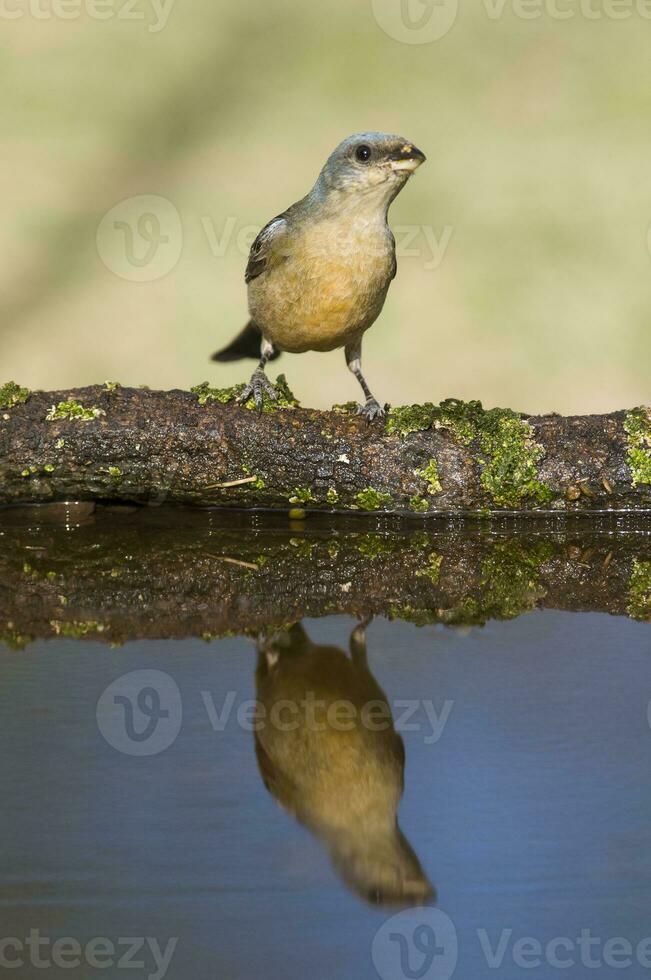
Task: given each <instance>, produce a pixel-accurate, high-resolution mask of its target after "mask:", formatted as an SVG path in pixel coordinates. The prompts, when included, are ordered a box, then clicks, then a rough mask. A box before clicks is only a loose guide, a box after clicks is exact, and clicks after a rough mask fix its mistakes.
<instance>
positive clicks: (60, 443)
mask: <svg viewBox="0 0 651 980" xmlns="http://www.w3.org/2000/svg"><path fill="white" fill-rule="evenodd" d="M65 444H66V441H65V439H57V441H56V442H55V443H54V448H55V449H63V447H64V446H65Z"/></svg>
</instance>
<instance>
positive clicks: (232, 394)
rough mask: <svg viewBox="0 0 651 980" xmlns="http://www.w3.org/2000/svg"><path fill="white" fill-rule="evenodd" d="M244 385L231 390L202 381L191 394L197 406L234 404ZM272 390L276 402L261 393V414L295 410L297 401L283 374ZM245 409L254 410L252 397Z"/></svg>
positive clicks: (277, 379)
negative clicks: (214, 403) (197, 402)
mask: <svg viewBox="0 0 651 980" xmlns="http://www.w3.org/2000/svg"><path fill="white" fill-rule="evenodd" d="M245 387H246V385H244V384H239V385H233V387H232V388H211V387H210V385H209V384H208V382H207V381H204V382H203V383H202V384H200V385H195V386H194V388H191V389H190V390H191V391H192V393H193V394H195V395H198V398H199V404H200V405H207V404H208V403H209V402H219V403H220V404H221V405H227V404H229V403H230V402H236V401H238V399H239V398H240V397H241V395H242V392H243V391H244V389H245ZM274 388H275V390H276V394H277V396H278V397H277V400H276V401H272V399H271V398H269V396H268V395H267V394H266V392H263V395H262V411H263V412H275V411H277V410H278V409H280V408H297V407H298V401H297V399H296V398H295V397H294V394H293V392H292V390H291V389H290V387H289V385H288V384H287V379H286V378H285V375H284V374H279V375H278V377H277V378H276V381H275V383H274ZM244 407H245V408H248V409H251V410H256V406H255V402H254V400H253V396H252V395H251V397H250V398H249V399H248V400H247V402H246V404H245V406H244Z"/></svg>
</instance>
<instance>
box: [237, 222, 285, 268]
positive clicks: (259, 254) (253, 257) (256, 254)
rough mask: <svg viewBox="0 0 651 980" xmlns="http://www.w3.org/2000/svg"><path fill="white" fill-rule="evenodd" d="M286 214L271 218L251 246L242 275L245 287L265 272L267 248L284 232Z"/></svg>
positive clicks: (267, 255)
mask: <svg viewBox="0 0 651 980" xmlns="http://www.w3.org/2000/svg"><path fill="white" fill-rule="evenodd" d="M286 214H287V212H286V211H285V212H284V213H283V214H279V215H278V217H277V218H272V220H271V221H270V222H269V224H267V225H265V226H264V228H263V229H262V231H261V232H260V234H259V235H258V237H257V238H256V240H255V241H254V243H253V245H252V246H251V251H250V252H249V261H248V263H247V266H246V272H245V274H244V281H245V282H246V283H247V285H248V284H249V283H250V282H253V280H254V279H257V278H258V276H261V275H262V273H263V272H264V271H265V270H266V268H267V260H268V257H269V248H270V246H271V245H272V243H273V242H274V241H275V240H276V239H277V237H278V235H279V234H280V233H282V232H284V230H285V229H286V227H287V221H286V220H285V215H286Z"/></svg>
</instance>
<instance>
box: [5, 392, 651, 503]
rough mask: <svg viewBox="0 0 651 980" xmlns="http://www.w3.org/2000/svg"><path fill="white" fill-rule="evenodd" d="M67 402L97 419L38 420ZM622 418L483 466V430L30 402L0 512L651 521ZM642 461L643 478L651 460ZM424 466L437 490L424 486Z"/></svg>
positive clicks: (157, 396)
mask: <svg viewBox="0 0 651 980" xmlns="http://www.w3.org/2000/svg"><path fill="white" fill-rule="evenodd" d="M71 399H75V400H77V401H78V402H79V403H81V404H82V405H83V406H85V407H92V408H94V409H96V410H97V411H98V413H100V414H98V415H97V417H96V418H93V419H91V420H89V421H78V420H73V419H66V418H63V419H54V420H52V421H48V420H47V418H46V417H47V415H48V412H50V411H51V409H52V407H53V406H57V405H58V404H59V403H61V402H63V401H69V400H71ZM487 417H488V416H487ZM628 417H629V416H628V414H627V413H626V412H624V411H622V412H615V413H613V414H610V415H601V416H590V417H575V418H562V417H560V416H555V415H550V416H542V417H528V416H518V417H516V418H519V419H521V421H522V422H523V423H524V424H525V425H526V426H527V428H528V431H529V432H530V438H527V439H526V440H525V442H526V443H527V445H526V446H523V447H522V454H523V455H522V454H521V458H520V457H517V454H516V457H517V458H515V459H514V458H511V457H508V458H506V459H505V460H502V459H501V458H500V456H499V445H498V447H497V448H496V447H495V445H493V447H492V448H490V447H489V451H488V454H487V446H486V444H485V443H482V439H481V438H480V437H478V435H477V433H478V432H479V429H475V430H472V431H471V432H470V435H468V434H466V435H465V437H460V431H461V430H460V429H455V427H454V425H448V424H447V423H445V421H444V422H443V423H441V422H440V420H439V419H438V418H435V417H434V416H432V419H433V421H432V424H431V427H429V428H425V429H419V430H416V431H402V432H401V431H399V430H398V431H396V430H395V429H394V431H388V430H387V425H386V423H385V422H382V421H380V422H377V423H374V424H370V425H368V424H366V423H365V422H364V421H363V420H362V419H360V418H357V417H356V416H355V415H353V414H352V413H346V414H337V413H335V412H320V411H310V410H306V409H301V408H284V409H282V408H281V409H277V410H273V411H265V412H263V413H261V414H260V413H258V412H256V411H251V410H249V409H247V408H244V407H240V406H238V405H236V404H218V403H210V402H209V403H208V404H203V405H201V404H199V398H198V396H197V395H196V394H193V393H190V392H182V391H171V392H156V391H146V390H140V389H127V388H117V389H116V390H110V391H109V390H107V389H106V388H105V387H94V388H85V389H80V390H77V391H65V392H34V393H32V394H31V395H30V397H29V399H28V400H27V401H26V402H25V403H24V404H18V405H16V406H15V407H11V408H8V409H5V410H0V504H20V503H28V502H31V503H35V502H44V501H58V500H85V501H127V502H137V503H155V504H160V503H163V502H165V503H172V504H184V505H195V506H209V507H227V508H254V507H255V508H267V509H275V510H283V511H287V510H288V509H289V508H291V507H293V506H300V507H306V508H308V509H317V510H330V511H360V510H361V511H363V510H377V511H384V512H400V513H411V514H425V513H430V514H436V513H458V514H462V513H472V512H484V513H485V512H489V511H490V512H500V511H520V512H531V511H549V510H551V511H563V512H569V513H573V512H577V511H601V510H610V511H629V510H634V511H644V510H650V509H651V483H650V482H644V481H642V482H641V481H639V480H637V482H636V479H635V474H634V472H633V470H632V467H631V455H630V454H631V439H630V435H629V434H628V433H627V431H626V422H627V418H628ZM389 428H390V427H389ZM649 445H651V443H649ZM532 446H533V449H532V448H531V447H532ZM645 452H647V450H646V449H643V450H642V454H644V453H645ZM491 453H492V455H491ZM649 460H650V462H649V465H650V466H651V453H649ZM432 461H434V463H435V468H436V478H434V479H432V478H428V476H427V475H426V474H428V472H429V475H430V477H431V469H430V470H429V471H428V466H430V465H431V463H432ZM527 467H528V469H529V471H530V472H524V471H526V470H527ZM532 474H533V476H532ZM650 479H651V477H650ZM500 481H501V482H500Z"/></svg>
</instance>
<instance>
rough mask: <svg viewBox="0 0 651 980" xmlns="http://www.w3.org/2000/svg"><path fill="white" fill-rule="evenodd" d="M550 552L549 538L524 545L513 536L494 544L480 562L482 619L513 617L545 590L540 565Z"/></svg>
mask: <svg viewBox="0 0 651 980" xmlns="http://www.w3.org/2000/svg"><path fill="white" fill-rule="evenodd" d="M552 553H553V547H552V545H551V544H550V543H549V542H548V541H540V542H537V543H536V544H534V545H533V546H531V545H529V546H526V545H524V544H522V543H521V542H520V541H518V540H517V538H516V539H512V540H508V541H505V542H504V543H500V544H497V545H495V547H494V548H493V550H492V551H491V553H490V555H489V556H488V557H487V558H486V559H484V561H483V562H482V583H481V584H482V588H483V589H484V590H485V591H484V595H483V597H482V601H481V614H482V619H516V617H518V616H521V615H522V614H523V613H526V612H529V611H530V610H531V609H533V608H534V607H535V606H536V604H537V602H538V600H539V599H540V598H542V596H544V594H545V589H544V588H543V586H542V584H541V581H540V566H541V565H542V564H543V563H544V562H545V561H547V560H548V559H549V558H550V557H551V555H552Z"/></svg>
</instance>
